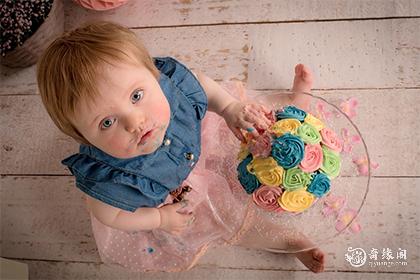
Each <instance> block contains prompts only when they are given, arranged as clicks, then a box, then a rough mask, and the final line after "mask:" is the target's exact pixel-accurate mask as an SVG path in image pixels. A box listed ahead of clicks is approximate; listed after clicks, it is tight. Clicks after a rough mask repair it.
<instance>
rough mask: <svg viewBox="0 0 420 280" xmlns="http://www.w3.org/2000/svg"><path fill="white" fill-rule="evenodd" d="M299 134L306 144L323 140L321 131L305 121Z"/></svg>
mask: <svg viewBox="0 0 420 280" xmlns="http://www.w3.org/2000/svg"><path fill="white" fill-rule="evenodd" d="M297 135H298V136H299V137H300V138H302V140H303V142H305V143H306V144H318V143H319V142H321V140H322V139H321V134H319V131H318V130H317V129H316V128H315V127H314V126H312V125H310V124H308V123H303V124H302V125H301V126H299V128H298V129H297Z"/></svg>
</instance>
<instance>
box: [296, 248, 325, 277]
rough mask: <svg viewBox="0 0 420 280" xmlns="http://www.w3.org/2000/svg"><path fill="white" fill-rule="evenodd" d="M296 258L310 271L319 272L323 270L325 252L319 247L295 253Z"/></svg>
mask: <svg viewBox="0 0 420 280" xmlns="http://www.w3.org/2000/svg"><path fill="white" fill-rule="evenodd" d="M296 258H298V259H299V260H300V261H301V262H302V263H303V264H304V265H305V266H306V267H307V268H308V269H309V270H311V271H312V272H315V273H319V272H322V271H324V265H325V254H324V252H323V251H321V249H319V248H315V249H311V250H309V251H304V252H299V253H296Z"/></svg>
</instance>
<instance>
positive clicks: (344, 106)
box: [340, 97, 359, 119]
mask: <svg viewBox="0 0 420 280" xmlns="http://www.w3.org/2000/svg"><path fill="white" fill-rule="evenodd" d="M357 105H359V102H358V101H357V99H356V98H354V97H351V98H349V99H347V100H346V101H344V102H342V103H341V104H340V108H341V110H342V111H343V112H344V114H346V115H347V116H348V117H349V118H350V119H351V118H353V117H355V116H356V115H357V113H356V108H357Z"/></svg>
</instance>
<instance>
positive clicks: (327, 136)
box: [320, 127, 343, 152]
mask: <svg viewBox="0 0 420 280" xmlns="http://www.w3.org/2000/svg"><path fill="white" fill-rule="evenodd" d="M320 133H321V137H322V141H321V143H322V144H324V145H325V146H327V147H328V148H330V149H331V150H333V151H336V152H341V150H342V149H343V143H342V141H341V140H340V138H338V136H337V134H335V132H334V131H333V130H331V129H329V128H327V127H324V128H323V129H321V131H320Z"/></svg>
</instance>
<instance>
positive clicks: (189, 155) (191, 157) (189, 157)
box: [185, 153, 194, 160]
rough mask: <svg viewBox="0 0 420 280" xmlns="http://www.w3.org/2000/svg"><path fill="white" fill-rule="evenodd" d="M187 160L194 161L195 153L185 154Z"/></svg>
mask: <svg viewBox="0 0 420 280" xmlns="http://www.w3.org/2000/svg"><path fill="white" fill-rule="evenodd" d="M185 158H186V159H187V160H193V159H194V154H193V153H185Z"/></svg>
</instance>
